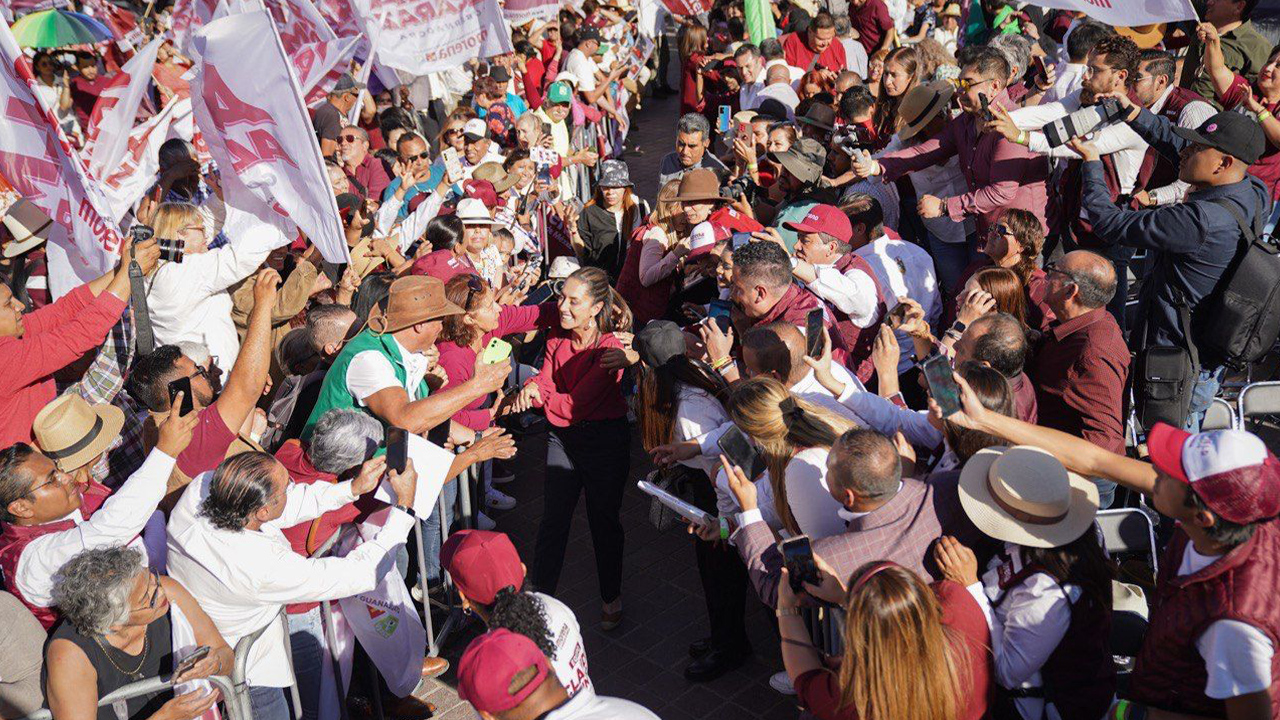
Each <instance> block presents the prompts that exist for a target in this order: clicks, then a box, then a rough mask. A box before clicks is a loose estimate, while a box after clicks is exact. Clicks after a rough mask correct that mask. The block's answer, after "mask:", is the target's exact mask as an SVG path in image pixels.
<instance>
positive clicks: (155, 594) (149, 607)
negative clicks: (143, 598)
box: [138, 570, 160, 610]
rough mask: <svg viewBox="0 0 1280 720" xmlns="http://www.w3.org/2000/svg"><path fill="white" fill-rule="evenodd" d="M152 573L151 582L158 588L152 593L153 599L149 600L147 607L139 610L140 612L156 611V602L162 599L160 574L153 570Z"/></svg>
mask: <svg viewBox="0 0 1280 720" xmlns="http://www.w3.org/2000/svg"><path fill="white" fill-rule="evenodd" d="M150 572H151V580H152V582H154V583H155V584H156V586H155V589H154V590H152V591H151V597H150V598H149V599H148V600H147V605H146V607H145V608H138V609H139V610H154V609H155V608H156V601H158V600H159V599H160V574H159V573H157V572H156V571H155V570H151V571H150Z"/></svg>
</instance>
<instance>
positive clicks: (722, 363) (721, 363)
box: [711, 355, 733, 372]
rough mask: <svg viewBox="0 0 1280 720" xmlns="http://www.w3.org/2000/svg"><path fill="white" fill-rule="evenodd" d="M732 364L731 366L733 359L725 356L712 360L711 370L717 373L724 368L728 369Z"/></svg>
mask: <svg viewBox="0 0 1280 720" xmlns="http://www.w3.org/2000/svg"><path fill="white" fill-rule="evenodd" d="M732 364H733V358H732V357H730V356H728V355H725V356H724V357H722V358H720V359H719V360H712V361H711V369H712V370H715V371H717V372H719V371H720V370H723V369H724V368H726V367H728V366H730V365H732Z"/></svg>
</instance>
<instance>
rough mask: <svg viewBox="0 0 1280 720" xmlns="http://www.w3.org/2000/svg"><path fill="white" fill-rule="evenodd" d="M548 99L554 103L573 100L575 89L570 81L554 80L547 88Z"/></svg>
mask: <svg viewBox="0 0 1280 720" xmlns="http://www.w3.org/2000/svg"><path fill="white" fill-rule="evenodd" d="M547 100H549V101H551V102H553V103H567V102H570V101H571V100H573V90H571V89H570V88H569V84H568V83H562V82H553V83H551V87H549V88H547Z"/></svg>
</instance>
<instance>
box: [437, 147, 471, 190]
mask: <svg viewBox="0 0 1280 720" xmlns="http://www.w3.org/2000/svg"><path fill="white" fill-rule="evenodd" d="M441 155H442V156H443V157H444V170H445V172H446V173H447V174H448V175H449V182H461V180H462V178H463V176H464V175H465V173H464V172H463V169H462V156H461V155H460V154H459V153H458V151H457V149H456V148H452V147H447V148H445V149H444V152H443V153H441Z"/></svg>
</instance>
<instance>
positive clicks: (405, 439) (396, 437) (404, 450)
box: [387, 423, 448, 473]
mask: <svg viewBox="0 0 1280 720" xmlns="http://www.w3.org/2000/svg"><path fill="white" fill-rule="evenodd" d="M443 424H444V425H445V429H446V432H447V431H448V423H443ZM408 464H409V433H408V431H406V430H405V429H404V428H398V427H396V426H394V425H391V426H388V427H387V469H388V470H395V471H396V472H398V473H402V472H404V469H405V466H407V465H408Z"/></svg>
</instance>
